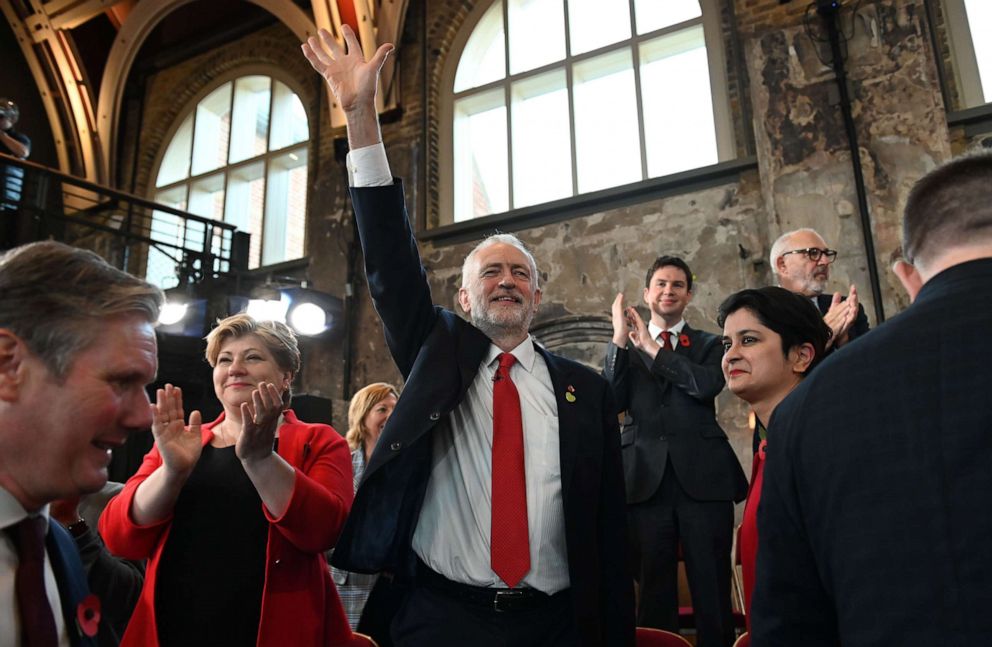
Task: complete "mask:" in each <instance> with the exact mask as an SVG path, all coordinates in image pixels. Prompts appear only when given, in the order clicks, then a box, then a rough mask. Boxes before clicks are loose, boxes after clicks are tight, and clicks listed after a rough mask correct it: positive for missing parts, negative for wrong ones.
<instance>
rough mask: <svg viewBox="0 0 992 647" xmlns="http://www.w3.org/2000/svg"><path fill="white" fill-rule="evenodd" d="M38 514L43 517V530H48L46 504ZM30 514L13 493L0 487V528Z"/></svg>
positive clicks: (8, 525)
mask: <svg viewBox="0 0 992 647" xmlns="http://www.w3.org/2000/svg"><path fill="white" fill-rule="evenodd" d="M38 514H39V515H41V516H42V517H44V519H45V532H46V533H47V532H48V504H47V503H46V504H45V505H44V506H42V508H41V510H39V511H38ZM28 516H31V515H29V514H28V511H27V510H25V509H24V506H22V505H21V502H20V501H18V500H17V499H16V498H14V495H13V494H11V493H10V492H8V491H7V490H6V489H4V488H2V487H0V528H9V527H10V526H13V525H14V524H16V523H18V522H19V521H21V519H24V518H25V517H28Z"/></svg>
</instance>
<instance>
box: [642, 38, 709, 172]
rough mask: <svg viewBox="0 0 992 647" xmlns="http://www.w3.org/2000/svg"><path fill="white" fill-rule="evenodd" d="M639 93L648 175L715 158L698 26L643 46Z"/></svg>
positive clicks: (705, 66)
mask: <svg viewBox="0 0 992 647" xmlns="http://www.w3.org/2000/svg"><path fill="white" fill-rule="evenodd" d="M673 96H676V97H678V100H677V101H673V100H672V97H673ZM641 98H642V100H643V102H644V139H645V146H646V147H647V157H648V176H649V177H658V176H660V175H668V174H670V173H677V172H678V171H684V170H686V169H691V168H699V167H700V166H707V165H709V164H716V163H717V161H719V158H718V154H717V146H716V130H715V127H714V122H713V100H712V97H711V96H710V76H709V65H708V63H707V59H706V44H705V42H704V41H703V28H702V26H701V25H700V26H697V27H691V28H689V29H685V30H682V31H680V32H676V33H674V34H671V35H668V36H663V37H661V38H658V39H655V40H653V41H649V42H647V43H644V44H643V45H642V46H641Z"/></svg>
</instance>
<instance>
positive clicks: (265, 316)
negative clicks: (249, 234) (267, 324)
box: [245, 295, 289, 323]
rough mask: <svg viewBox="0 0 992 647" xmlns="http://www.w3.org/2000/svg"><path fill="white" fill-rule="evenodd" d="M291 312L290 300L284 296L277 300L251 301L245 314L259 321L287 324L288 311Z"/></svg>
mask: <svg viewBox="0 0 992 647" xmlns="http://www.w3.org/2000/svg"><path fill="white" fill-rule="evenodd" d="M287 310H289V299H287V298H286V296H285V295H283V296H282V297H281V298H280V299H279V300H278V301H277V300H275V299H251V300H250V301H249V302H248V308H247V309H246V310H245V312H246V313H247V314H248V316H250V317H252V318H254V319H255V320H257V321H279V322H281V323H286V311H287Z"/></svg>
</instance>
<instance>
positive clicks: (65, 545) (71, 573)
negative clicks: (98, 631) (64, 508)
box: [45, 519, 97, 647]
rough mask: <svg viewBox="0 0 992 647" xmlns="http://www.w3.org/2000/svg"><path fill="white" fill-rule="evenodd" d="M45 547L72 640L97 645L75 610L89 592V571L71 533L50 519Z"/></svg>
mask: <svg viewBox="0 0 992 647" xmlns="http://www.w3.org/2000/svg"><path fill="white" fill-rule="evenodd" d="M45 548H46V550H47V552H48V558H49V560H50V561H51V564H52V571H53V572H54V573H55V581H56V582H57V583H58V585H59V599H60V600H61V601H62V617H63V618H64V620H65V627H66V630H67V631H68V634H69V642H70V643H71V644H72V645H74V646H78V647H96V644H97V643H96V638H90V637H88V636H86V635H84V634H82V633H80V631H79V627H78V625H77V624H76V612H77V609H78V607H79V603H80V602H82V601H83V598H85V597H86V596H87V595H89V594H90V589H89V585H88V584H87V583H86V571H84V570H83V563H82V561H81V560H80V559H79V551H78V550H77V548H76V542H74V541H73V540H72V536H71V535H70V534H69V533H68V531H67V530H66V529H65V528H63V527H62V526H61V525H60V524H59V523H58V522H57V521H55V520H54V519H50V520H49V522H48V536H47V537H46V539H45Z"/></svg>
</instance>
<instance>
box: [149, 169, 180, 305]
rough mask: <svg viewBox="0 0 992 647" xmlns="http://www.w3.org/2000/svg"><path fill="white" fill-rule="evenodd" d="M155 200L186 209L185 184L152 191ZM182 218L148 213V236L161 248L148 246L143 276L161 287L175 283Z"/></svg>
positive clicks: (177, 279)
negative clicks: (149, 214) (149, 221)
mask: <svg viewBox="0 0 992 647" xmlns="http://www.w3.org/2000/svg"><path fill="white" fill-rule="evenodd" d="M154 199H155V202H157V203H159V204H164V205H166V206H169V207H173V208H175V209H182V210H185V209H186V186H185V185H183V186H178V187H176V188H174V189H169V190H168V191H160V192H158V193H156V194H155V198H154ZM184 222H185V221H184V219H183V218H180V217H179V216H176V215H173V214H171V213H167V212H165V211H154V212H152V222H151V230H150V231H149V232H148V237H149V238H151V239H152V240H155V241H158V242H160V243H165V245H163V246H161V247H156V246H155V245H149V247H148V260H147V262H146V264H145V279H146V280H147V281H148V282H149V283H153V284H155V285H157V286H159V287H160V288H162V289H168V288H173V287H176V286H177V285H179V276H178V275H179V272H178V271H177V269H176V264H177V263H178V262H179V261H181V260H182V257H181V256H180V253H179V252H178V251H177V250H176V249H175V247H182V246H183V236H184V233H185V232H184V230H183V223H184ZM166 245H168V246H166Z"/></svg>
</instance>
